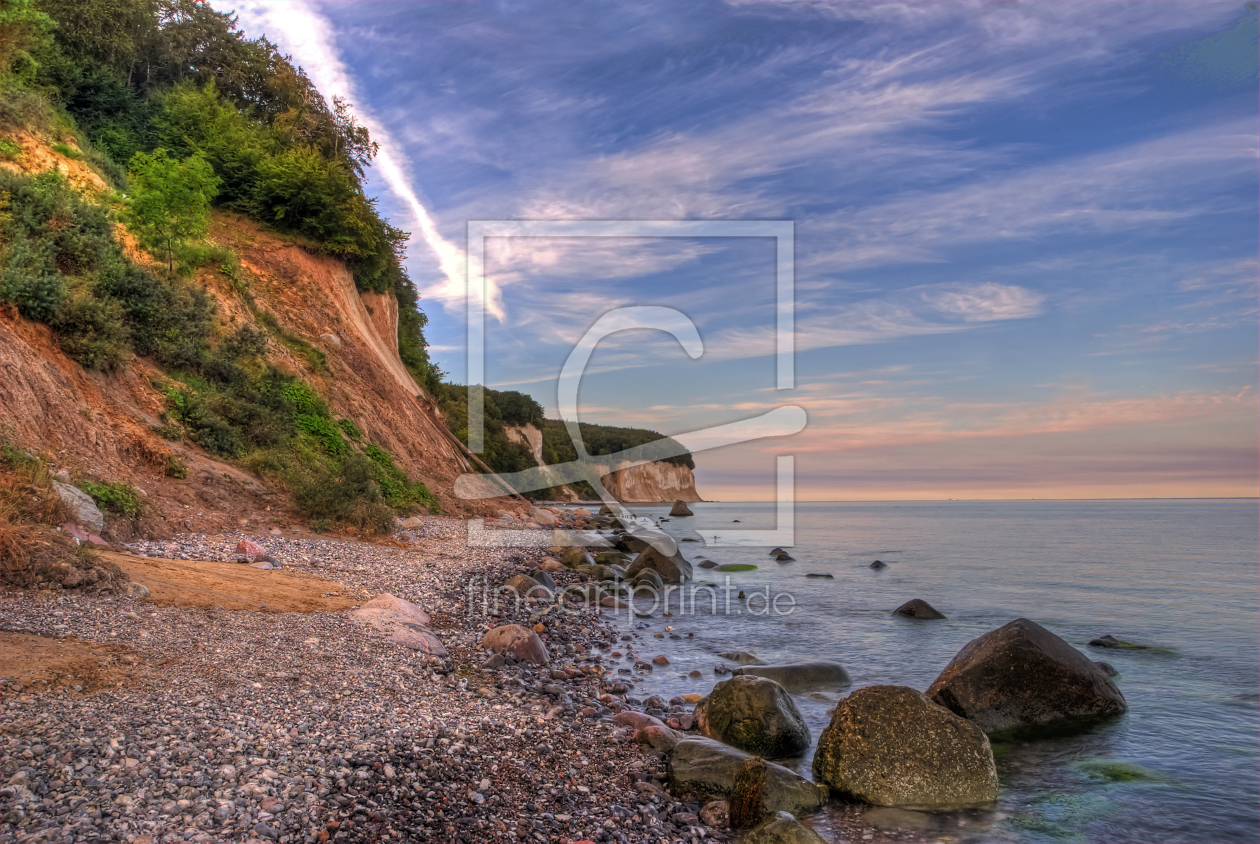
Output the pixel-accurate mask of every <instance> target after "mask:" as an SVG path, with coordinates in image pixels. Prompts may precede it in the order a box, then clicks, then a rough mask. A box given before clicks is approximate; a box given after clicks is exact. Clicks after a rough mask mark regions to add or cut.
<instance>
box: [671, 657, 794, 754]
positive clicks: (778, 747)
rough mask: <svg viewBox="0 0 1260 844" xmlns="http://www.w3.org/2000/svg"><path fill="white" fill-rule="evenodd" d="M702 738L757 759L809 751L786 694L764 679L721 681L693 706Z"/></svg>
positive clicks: (789, 698) (738, 678)
mask: <svg viewBox="0 0 1260 844" xmlns="http://www.w3.org/2000/svg"><path fill="white" fill-rule="evenodd" d="M695 716H696V729H697V730H699V732H700V733H701V734H702V735H706V736H708V737H709V738H713V739H717V740H718V741H723V742H726V743H727V744H729V745H733V746H734V747H738V748H739V749H740V750H746V751H748V752H749V753H755V754H757V755H758V756H765V757H771V758H775V757H782V756H795V755H796V754H798V753H803V752H804V751H806V750H808V749H809V744H810V739H811V736H810V733H809V727H808V726H806V725H805V719H804V718H802V717H801V713H800V710H798V709H797V708H796V703H795V702H794V701H793V700H792V696H791V695H789V694H788V693H787V690H786V689H784V688H783V687H782V686H780V685H779V684H778V683H776V682H774V681H773V680H769V679H766V678H764V677H752V676H739V677H732V678H731V679H729V680H723V681H722V682H720V683H718V684H717V685H716V686H714V687H713V691H711V692H709V694H708V696H707V697H705V698H704V699H703V700H701V701H700V703H698V704H696V708H695Z"/></svg>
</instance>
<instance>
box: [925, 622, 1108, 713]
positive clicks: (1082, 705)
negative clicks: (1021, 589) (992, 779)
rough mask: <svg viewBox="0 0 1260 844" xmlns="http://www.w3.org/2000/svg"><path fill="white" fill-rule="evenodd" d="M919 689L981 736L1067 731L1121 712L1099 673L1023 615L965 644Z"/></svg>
mask: <svg viewBox="0 0 1260 844" xmlns="http://www.w3.org/2000/svg"><path fill="white" fill-rule="evenodd" d="M927 694H928V697H930V698H932V700H934V701H936V702H937V703H939V704H940V705H942V706H944V707H946V708H947V709H949V710H951V711H952V712H955V713H957V714H958V715H961V716H962V717H964V718H967V719H970V720H971V721H974V722H975V723H976V724H978V725H979V726H980V728H981V729H983V730H984V731H985V732H986V733H988V734H989V735H1020V736H1037V735H1054V734H1065V733H1072V732H1077V731H1079V730H1081V729H1083V728H1085V727H1088V726H1090V725H1092V724H1095V723H1097V722H1099V721H1103V720H1106V719H1108V718H1115V717H1117V716H1119V715H1122V714H1124V712H1125V711H1126V710H1127V709H1128V705H1127V704H1126V703H1125V700H1124V695H1122V694H1121V693H1120V689H1119V688H1117V687H1116V684H1115V683H1113V682H1112V680H1111V678H1110V677H1108V676H1107V672H1105V671H1104V670H1103V669H1101V668H1099V667H1098V666H1097V665H1095V664H1094V663H1093V662H1091V661H1090V659H1089V657H1087V656H1085V655H1084V654H1083V653H1081V652H1080V651H1078V650H1077V649H1076V648H1074V647H1072V646H1071V645H1069V644H1068V643H1067V642H1065V641H1064V640H1063V639H1060V638H1059V637H1058V636H1056V635H1054V634H1053V633H1051V632H1050V631H1049V630H1047V629H1046V628H1044V627H1042V626H1041V625H1040V624H1037V623H1036V622H1034V621H1029V620H1028V619H1026V618H1017V619H1015V620H1014V621H1012V622H1010V623H1009V624H1006V625H1003V626H1002V627H999V628H998V629H997V630H992V631H990V632H988V633H985V634H984V635H983V636H981V637H979V638H978V639H973V640H972V641H971V642H969V643H967V645H966V646H964V647H963V649H962V650H961V651H959V652H958V654H957V656H955V657H954V658H953V660H952V661H951V662H950V663H949V665H947V666H945V670H943V671H942V672H941V674H940V676H939V677H937V678H936V680H935V682H933V683H932V685H931V687H930V688H928V690H927Z"/></svg>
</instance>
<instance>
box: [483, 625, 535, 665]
mask: <svg viewBox="0 0 1260 844" xmlns="http://www.w3.org/2000/svg"><path fill="white" fill-rule="evenodd" d="M481 646H482V647H483V648H485V649H486V650H488V651H490V652H491V653H499V654H504V655H509V654H510V655H511V656H514V657H516V658H517V659H518V660H521V661H524V662H533V663H537V664H539V665H546V664H547V662H548V661H549V660H550V659H551V656H550V655H549V654H548V653H547V646H546V645H544V644H543V640H542V639H539V638H538V634H537V633H535V632H534V631H533V630H530V629H528V628H526V627H521V626H520V625H519V624H500V625H499V626H498V627H495V628H493V629H491V630H487V631H486V635H484V636H482V637H481Z"/></svg>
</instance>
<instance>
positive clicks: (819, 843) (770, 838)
mask: <svg viewBox="0 0 1260 844" xmlns="http://www.w3.org/2000/svg"><path fill="white" fill-rule="evenodd" d="M743 842H744V844H827V842H826V841H825V840H824V839H822V838H820V837H819V835H818V833H817V832H814V831H813V830H812V829H810V828H809V827H807V826H805V824H803V823H801V822H800V821H798V820H797V819H796V818H794V817H792V816H791V815H790V814H788V813H787V812H779V813H778V814H776V815H775V816H774V817H771V818H767V819H766V820H764V821H762V822H761V823H760V824H759V825H758V826H756V827H755V828H753V829H752V830H751V831H750V832H749V833H748V834H747V835H745V836H744V839H743Z"/></svg>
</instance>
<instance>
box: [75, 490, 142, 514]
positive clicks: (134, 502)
mask: <svg viewBox="0 0 1260 844" xmlns="http://www.w3.org/2000/svg"><path fill="white" fill-rule="evenodd" d="M77 486H78V487H79V489H81V490H83V491H84V492H86V493H87V494H88V495H90V496H92V500H93V501H95V502H96V504H97V506H99V507H101V508H102V509H104V510H108V511H109V512H111V513H117V514H118V515H120V516H125V517H127V518H128V519H135V518H138V517H139V516H140V510H141V509H142V506H143V503H142V501H141V499H140V491H139V490H137V489H136V488H135V487H134V486H132V485H131V484H129V483H127V482H125V481H119V482H116V483H96V482H95V481H79V482H78V484H77Z"/></svg>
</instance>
